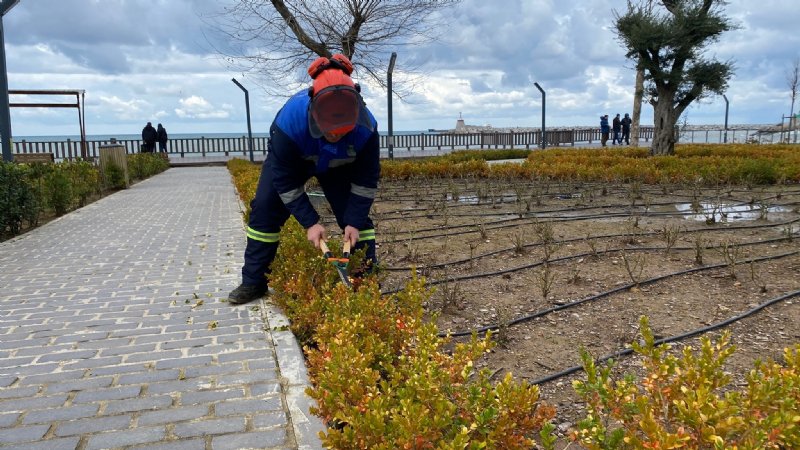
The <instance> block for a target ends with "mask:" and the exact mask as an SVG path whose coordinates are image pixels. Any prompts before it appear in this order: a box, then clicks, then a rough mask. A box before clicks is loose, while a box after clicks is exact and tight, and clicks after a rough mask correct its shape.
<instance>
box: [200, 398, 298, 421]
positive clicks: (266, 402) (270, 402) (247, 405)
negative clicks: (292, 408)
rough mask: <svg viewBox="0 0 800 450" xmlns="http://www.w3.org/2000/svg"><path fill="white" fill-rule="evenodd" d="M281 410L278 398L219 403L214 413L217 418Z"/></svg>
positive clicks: (281, 404) (281, 406)
mask: <svg viewBox="0 0 800 450" xmlns="http://www.w3.org/2000/svg"><path fill="white" fill-rule="evenodd" d="M281 409H283V403H282V402H281V398H280V396H277V395H276V396H273V397H266V398H259V399H246V400H232V401H223V402H219V403H217V404H216V405H215V407H214V412H215V414H216V415H217V416H218V417H223V416H230V415H236V414H247V413H260V412H264V411H277V410H281Z"/></svg>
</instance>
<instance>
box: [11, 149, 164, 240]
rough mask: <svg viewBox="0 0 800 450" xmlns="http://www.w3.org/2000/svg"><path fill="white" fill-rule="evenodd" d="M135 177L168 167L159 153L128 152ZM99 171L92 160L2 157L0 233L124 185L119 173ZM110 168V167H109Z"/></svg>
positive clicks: (32, 224) (19, 228)
mask: <svg viewBox="0 0 800 450" xmlns="http://www.w3.org/2000/svg"><path fill="white" fill-rule="evenodd" d="M128 167H129V169H130V170H129V174H130V176H131V178H132V179H145V178H148V177H151V176H153V175H155V174H157V173H160V172H163V171H165V170H166V169H168V168H169V161H167V160H166V159H165V158H163V157H162V156H161V155H158V154H134V155H128ZM119 171H120V173H119V176H118V177H116V178H115V177H114V176H113V174H109V173H105V174H103V176H101V174H100V170H99V169H98V167H97V166H96V165H95V164H93V163H92V162H90V161H83V160H77V161H63V162H59V163H56V164H46V163H30V164H20V163H11V162H5V161H0V237H4V238H5V237H11V236H16V235H18V234H20V233H21V232H22V230H23V229H25V228H32V227H36V226H38V224H39V220H40V218H41V217H42V216H45V215H48V214H51V215H56V216H61V215H63V214H66V213H67V212H69V211H72V210H75V209H77V208H80V207H83V206H85V205H86V203H87V202H88V201H89V200H90V198H91V197H93V196H97V195H102V193H103V191H104V190H105V189H109V188H111V189H114V188H119V187H123V186H124V183H121V181H123V180H121V179H119V178H120V177H122V176H123V175H122V170H121V169H119ZM107 172H108V171H107Z"/></svg>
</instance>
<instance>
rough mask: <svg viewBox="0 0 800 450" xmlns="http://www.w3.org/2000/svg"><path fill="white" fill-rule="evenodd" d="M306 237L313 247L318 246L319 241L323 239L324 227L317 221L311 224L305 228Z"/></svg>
mask: <svg viewBox="0 0 800 450" xmlns="http://www.w3.org/2000/svg"><path fill="white" fill-rule="evenodd" d="M306 238H308V240H309V241H311V243H312V244H314V247H316V248H319V242H320V241H321V240H323V239H325V227H323V226H322V224H319V223H317V224H314V225H311V226H310V227H309V228H308V229H307V230H306Z"/></svg>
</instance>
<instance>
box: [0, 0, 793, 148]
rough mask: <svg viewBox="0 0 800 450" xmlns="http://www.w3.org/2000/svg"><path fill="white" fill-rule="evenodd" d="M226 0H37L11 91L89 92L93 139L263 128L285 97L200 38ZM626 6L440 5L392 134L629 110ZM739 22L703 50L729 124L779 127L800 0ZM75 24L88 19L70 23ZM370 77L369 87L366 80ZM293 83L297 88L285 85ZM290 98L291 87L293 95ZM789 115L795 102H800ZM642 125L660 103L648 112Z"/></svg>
mask: <svg viewBox="0 0 800 450" xmlns="http://www.w3.org/2000/svg"><path fill="white" fill-rule="evenodd" d="M226 1H228V0H170V1H158V2H152V1H143V0H102V1H91V2H90V1H86V0H36V1H23V2H20V3H19V5H17V6H16V7H15V8H14V9H13V10H12V11H11V12H10V13H9V14H8V15H6V16H4V18H3V20H4V32H5V34H4V36H5V40H6V56H7V62H8V70H9V87H10V88H11V89H84V90H86V123H87V130H88V132H89V133H90V134H92V133H96V134H112V133H123V134H124V133H131V132H133V133H138V132H139V130H141V127H142V125H143V124H144V123H145V122H147V121H154V122H155V121H160V122H162V123H164V124H165V126H167V127H168V128H169V129H170V133H171V134H176V133H178V134H179V133H189V132H200V131H203V132H206V131H208V132H237V133H238V132H241V131H242V130H246V120H245V107H244V106H245V105H244V96H243V93H242V92H241V90H239V88H238V87H236V86H235V85H234V84H233V83H232V82H231V78H233V77H235V78H236V79H237V80H239V81H240V82H242V83H243V84H244V85H245V86H246V87H247V88H248V89H249V94H250V108H251V113H252V121H253V131H254V132H258V133H266V132H267V131H268V128H269V124H270V122H271V120H272V118H273V116H274V114H275V112H276V111H277V110H278V109H279V108H280V106H281V104H282V102H283V101H284V99H283V98H275V97H271V96H267V95H266V94H265V93H263V92H262V91H261V89H259V86H258V84H257V82H256V81H255V77H251V76H250V75H242V74H241V73H232V72H231V71H230V70H229V69H228V68H227V67H226V66H225V65H224V64H223V62H222V61H220V58H219V57H218V55H216V53H215V52H214V50H213V49H212V45H211V44H209V43H208V42H207V41H206V35H209V29H208V27H207V26H206V24H204V23H203V22H202V20H200V18H199V13H200V12H209V11H220V10H221V8H222V7H223V6H224V4H225V3H226ZM624 8H625V4H624V2H615V3H614V2H612V3H609V2H606V1H599V0H592V1H585V2H569V1H567V2H564V1H555V0H503V1H502V2H500V3H498V2H487V1H485V0H464V1H463V2H462V3H461V4H459V5H457V6H455V7H454V8H453V9H451V10H448V11H446V12H444V13H443V17H444V19H445V20H446V23H447V29H446V30H444V35H443V36H442V39H441V40H440V41H439V42H436V43H433V44H423V45H418V46H415V47H413V48H406V47H404V48H402V49H398V60H397V65H396V67H395V73H396V80H399V79H402V78H403V75H404V74H403V72H404V67H406V66H407V65H408V64H409V63H410V62H411V61H414V62H422V63H423V67H422V69H423V70H425V71H426V73H427V74H428V77H427V78H426V79H424V80H423V82H422V83H421V84H420V85H419V86H418V89H416V91H415V92H414V93H413V94H412V95H411V96H409V97H408V98H407V99H406V101H405V102H401V101H399V100H397V99H395V101H394V102H393V111H394V129H395V130H396V131H405V130H425V129H427V128H437V129H441V128H452V127H453V126H454V125H455V121H456V119H457V118H458V116H459V114H462V115H463V117H464V119H465V120H466V121H467V123H474V124H485V123H491V124H492V125H496V126H520V127H527V126H538V125H539V124H540V123H541V117H540V110H541V95H540V93H539V91H538V90H537V89H536V88H535V87H534V86H533V82H534V81H536V82H538V83H539V84H540V85H541V86H542V87H543V88H544V89H545V90H546V92H547V105H546V106H547V123H548V125H553V126H556V125H564V126H567V125H595V124H596V121H597V116H598V115H599V114H600V113H608V114H612V115H613V114H615V113H617V112H620V113H624V112H628V111H631V109H632V101H633V100H632V98H633V94H632V92H633V82H634V73H633V70H632V63H631V62H630V61H628V60H626V59H625V57H624V52H623V50H622V48H621V47H620V44H619V42H618V41H617V39H616V36H615V34H614V32H613V29H612V24H613V10H614V9H616V10H618V11H621V10H624ZM725 10H726V13H727V14H728V15H729V16H730V17H731V18H733V19H734V20H735V21H737V22H738V23H739V24H741V28H740V29H738V30H735V31H732V32H730V33H726V34H725V35H723V37H722V39H721V40H720V42H719V43H718V44H716V45H714V46H713V47H712V48H711V49H709V55H711V56H715V57H717V58H719V59H722V60H727V59H731V60H733V61H734V62H735V64H736V74H735V76H734V78H733V79H732V80H731V81H730V87H729V89H728V92H727V93H726V95H727V96H728V98H729V100H730V123H775V122H779V121H780V116H781V115H782V114H786V113H788V111H789V106H790V100H789V94H788V87H787V86H786V80H785V73H786V71H788V69H789V68H790V65H791V63H792V61H793V60H794V59H795V58H798V57H800V33H797V31H796V27H797V20H796V19H797V14H796V11H797V6H796V0H761V1H759V2H751V1H745V0H731V1H730V2H728V4H727V6H726V7H725ZM77 23H80V24H81V25H80V26H76V25H75V24H77ZM365 84H366V83H365ZM287 89H289V88H287ZM290 93H291V92H287V94H290ZM365 97H366V100H367V103H368V105H369V106H370V108H371V109H372V110H373V113H374V114H375V116H376V118H377V119H378V121H379V128H380V129H382V130H384V131H385V130H386V128H387V122H388V117H387V105H386V103H387V100H386V97H385V93H384V92H383V91H381V90H380V89H378V88H377V87H376V86H371V85H367V86H366V89H365ZM724 109H725V103H724V101H723V99H722V98H721V97H714V98H709V99H706V100H704V101H702V102H699V103H697V104H695V105H693V106H692V107H691V108H690V110H689V122H690V123H717V124H721V123H722V122H723V119H724ZM795 109H798V108H797V107H796V108H795ZM642 112H643V117H644V118H645V120H646V119H647V118H648V117H650V118H652V108H651V107H650V106H648V105H645V106H644V107H643V110H642ZM75 121H76V119H75V113H74V111H57V110H46V109H35V110H34V109H12V129H13V131H14V134H15V135H38V134H43V133H47V134H63V133H74V130H75V128H76V126H75Z"/></svg>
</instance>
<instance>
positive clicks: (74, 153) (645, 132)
mask: <svg viewBox="0 0 800 450" xmlns="http://www.w3.org/2000/svg"><path fill="white" fill-rule="evenodd" d="M776 134H777V133H764V132H762V131H759V130H758V129H743V128H737V129H728V130H725V129H723V128H721V127H720V128H716V129H715V128H704V129H690V128H686V129H684V130H682V131H681V132H680V135H679V139H678V140H679V142H682V143H725V142H727V143H744V142H758V143H773V142H781V141H782V139H781V138H780V136H778V137H776ZM652 138H653V127H642V128H640V139H641V140H642V141H644V142H649V141H650V140H652ZM267 139H268V138H267V137H253V153H254V154H256V155H260V156H262V157H263V156H264V155H266V153H267ZM247 140H248V138H247V136H241V137H236V138H228V137H225V138H206V137H199V138H185V139H183V138H179V139H170V141H169V143H168V149H167V153H168V154H169V156H170V157H171V158H173V159H174V158H184V157H193V156H202V157H206V156H224V157H230V156H239V155H241V156H242V157H243V158H247V157H249V147H248V145H247ZM541 140H542V133H541V132H539V131H525V132H484V133H442V132H437V133H420V134H400V135H395V136H392V138H391V141H390V138H389V136H385V135H382V136H381V137H380V146H381V150H383V151H384V153H385V151H386V149H388V147H389V144H390V142H391V143H392V146H393V148H394V149H402V150H409V151H415V153H419V152H424V151H429V150H436V151H439V152H442V151H451V150H479V149H510V148H524V149H532V148H538V147H541V144H542V142H541ZM599 141H600V130H598V129H595V128H589V127H586V128H574V129H562V130H547V132H546V133H545V146H546V147H553V146H591V145H595V144H597V143H599ZM113 144H116V145H122V146H123V147H125V151H126V152H127V153H138V152H140V151H141V145H142V141H140V140H90V141H87V142H86V152H85V155H86V157H87V158H97V157H98V156H99V149H100V147H101V146H105V145H113ZM13 152H14V153H52V154H53V156H54V158H55V160H56V161H60V160H65V159H66V160H72V159H75V158H79V157H82V155H84V152H82V151H81V142H80V141H76V140H66V141H48V142H30V141H27V142H26V141H25V140H21V141H15V142H14V148H13Z"/></svg>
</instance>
